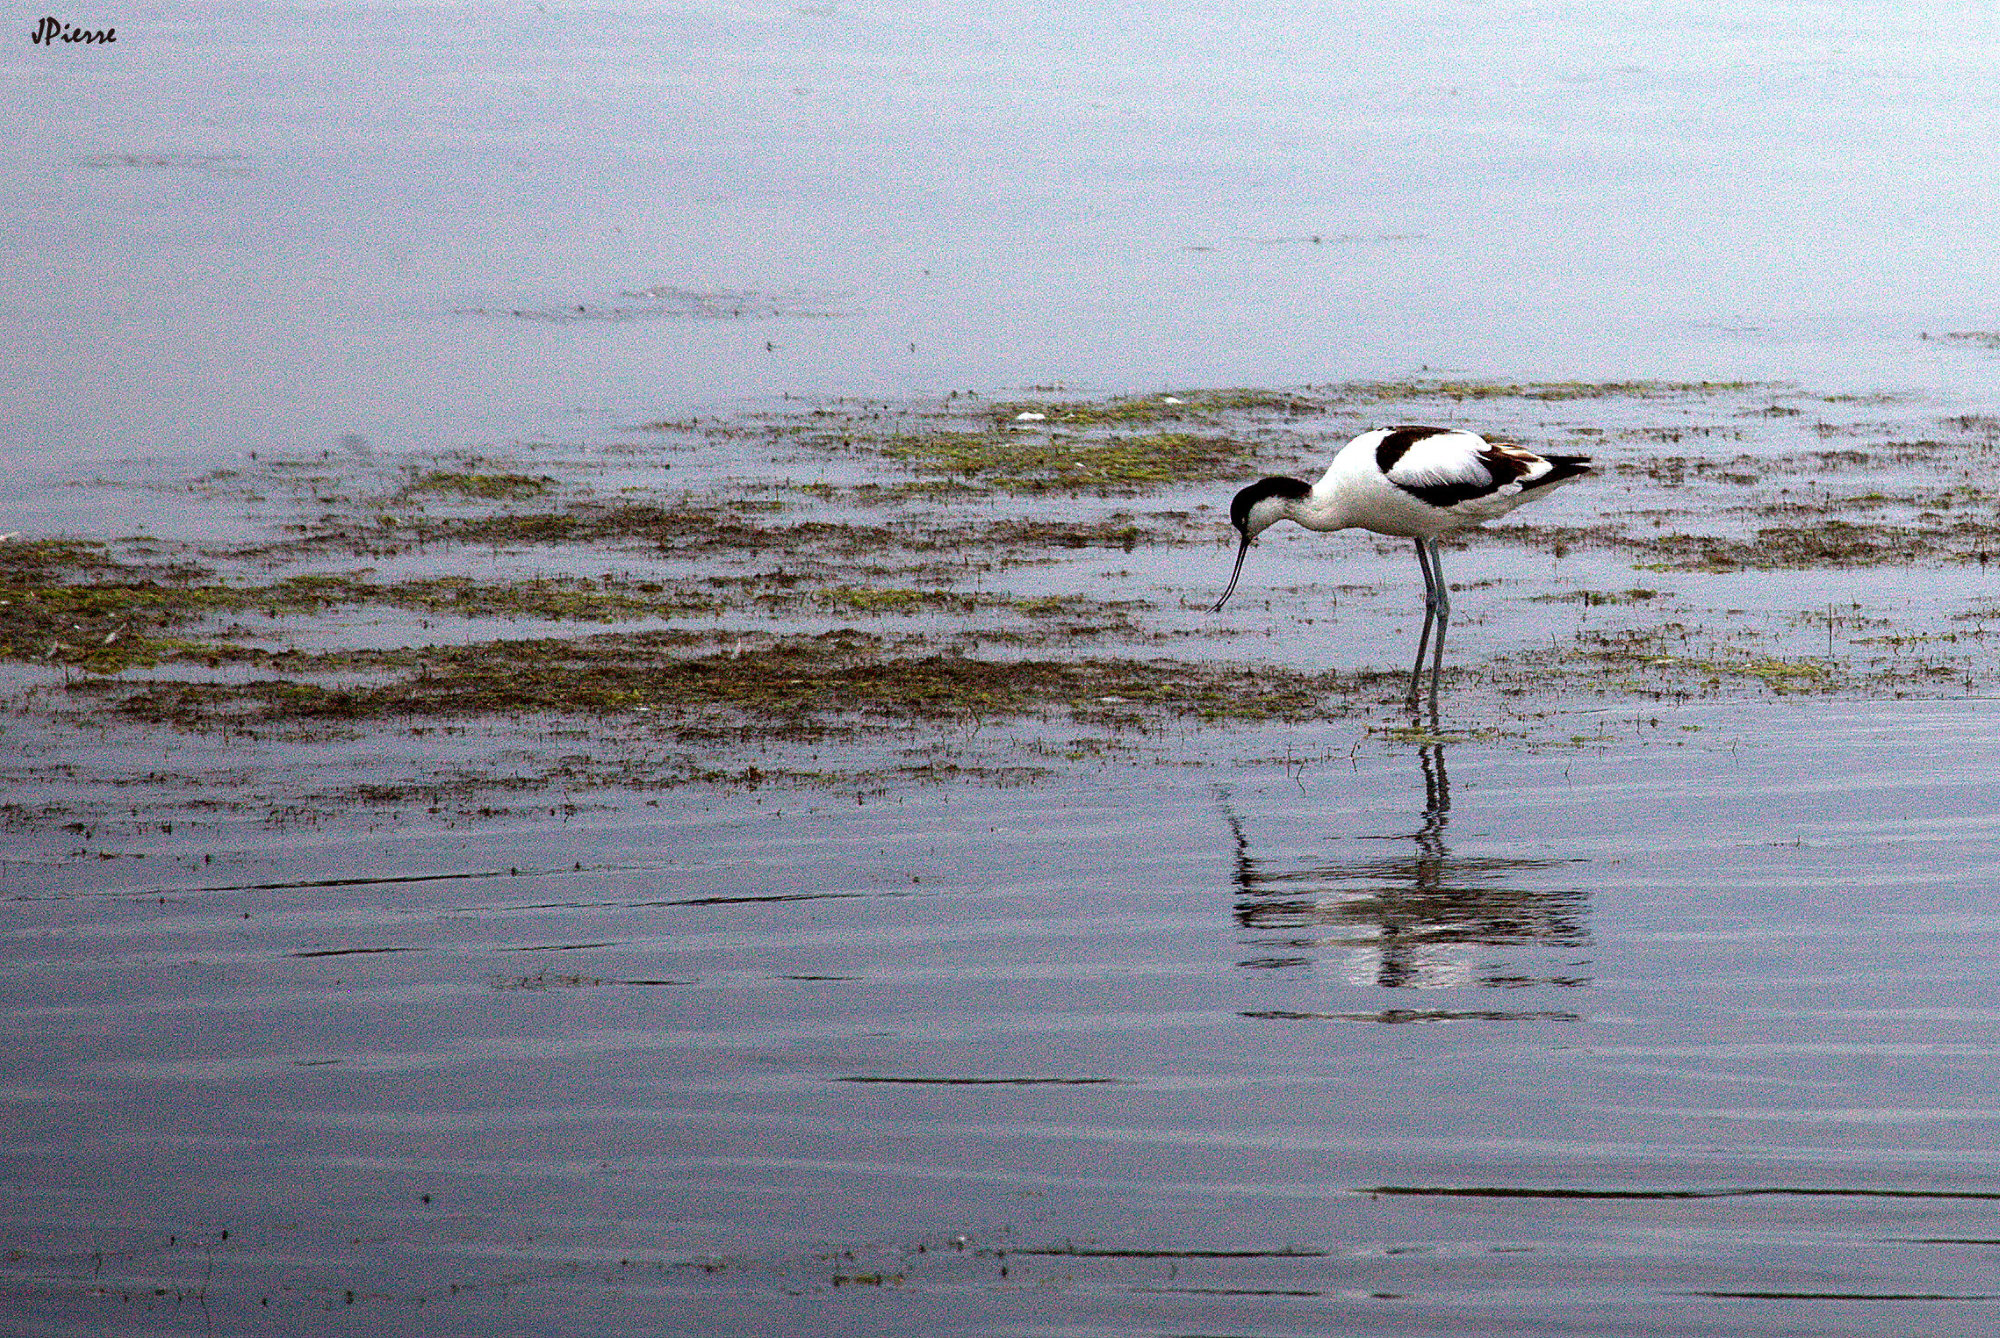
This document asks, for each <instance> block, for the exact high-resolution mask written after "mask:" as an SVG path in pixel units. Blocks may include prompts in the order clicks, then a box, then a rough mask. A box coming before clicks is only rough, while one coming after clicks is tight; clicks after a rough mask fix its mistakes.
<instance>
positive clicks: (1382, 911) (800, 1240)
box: [0, 701, 2000, 1334]
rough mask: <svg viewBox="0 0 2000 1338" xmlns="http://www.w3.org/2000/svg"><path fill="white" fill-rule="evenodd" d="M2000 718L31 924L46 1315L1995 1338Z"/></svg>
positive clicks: (38, 1300) (1730, 718) (136, 882)
mask: <svg viewBox="0 0 2000 1338" xmlns="http://www.w3.org/2000/svg"><path fill="white" fill-rule="evenodd" d="M1994 709H1995V708H1994V706H1993V704H1992V703H1990V702H1984V701H1974V702H1965V703H1957V704H1940V703H1910V704H1893V705H1881V706H1869V705H1860V706H1855V705H1841V704H1834V703H1825V702H1819V703H1814V704H1811V705H1806V706H1799V707H1789V706H1782V705H1780V706H1771V707H1747V708H1746V707H1730V708H1723V707H1718V708H1712V709H1709V710H1695V709H1687V710H1682V711H1675V712H1665V713H1661V714H1659V715H1658V716H1657V717H1654V716H1647V717H1644V718H1641V719H1639V720H1637V721H1634V720H1630V719H1611V718H1607V719H1606V721H1605V722H1604V723H1605V727H1606V730H1607V733H1608V734H1609V735H1610V736H1611V737H1610V738H1609V740H1608V741H1605V742H1601V743H1599V744H1598V745H1596V746H1593V747H1591V748H1588V749H1580V750H1576V751H1550V752H1543V753H1539V754H1529V755H1524V754H1522V753H1519V752H1512V751H1508V750H1505V749H1489V748H1485V747H1482V746H1478V745H1472V744H1460V745H1448V746H1443V747H1413V748H1390V747H1384V746H1382V745H1379V744H1367V745H1365V746H1362V747H1359V748H1356V749H1354V751H1353V755H1352V758H1351V760H1349V761H1344V762H1341V763H1338V764H1332V763H1322V764H1319V765H1314V766H1308V767H1304V768H1299V767H1286V766H1284V765H1281V764H1279V765H1273V764H1264V765H1259V764H1254V763H1242V764H1236V765H1225V766H1223V767H1220V768H1216V769H1213V770H1211V771H1207V772H1202V773H1196V774H1194V775H1181V774H1178V773H1177V772H1171V771H1170V772H1168V773H1167V774H1157V775H1156V774H1149V773H1148V772H1146V771H1144V770H1132V769H1126V770H1123V771H1119V770H1111V771H1105V772H1102V773H1098V772H1086V773H1078V774H1075V775H1072V776H1071V777H1070V778H1069V779H1067V780H1063V781H1059V782H1056V783H1052V784H1049V785H1046V786H1043V787H1038V788H1034V789H1022V790H1007V789H991V788H951V789H936V790H927V791H922V792H916V793H908V794H903V795H899V796H897V797H894V798H890V799H883V800H877V801H868V802H858V803H857V802H855V801H854V800H853V799H852V798H851V797H843V798H838V799H833V798H827V799H822V800H820V801H819V802H814V800H813V799H812V798H811V797H805V796H800V795H798V794H796V793H793V794H787V795H782V796H781V795H776V794H763V795H759V794H729V795H725V794H715V795H708V796H705V797H703V798H701V799H699V800H695V801H692V802H687V801H683V802H680V803H678V804H677V806H676V807H674V808H673V809H671V810H662V809H653V808H649V807H647V806H646V805H645V804H644V803H643V802H636V801H635V803H634V804H633V806H632V807H630V808H625V809H621V810H618V811H616V812H615V813H614V814H612V815H609V816H602V817H600V818H598V819H597V820H594V821H587V822H586V821H582V820H578V821H573V822H569V823H564V822H561V821H559V820H555V819H550V820H546V821H542V822H539V823H532V824H524V825H514V826H510V827H507V828H504V829H499V830H487V831H481V832H478V833H477V834H469V835H466V836H464V837H463V838H462V839H459V840H456V841H440V840H438V839H437V838H436V837H430V838H427V839H425V840H424V841H422V842H419V843H409V842H405V841H403V840H400V839H398V838H395V837H393V836H387V835H376V836H368V835H364V834H355V835H352V836H349V837H344V838H340V839H327V840H325V841H323V842H322V843H319V844H316V845H303V846H300V847H297V848H295V849H294V850H292V851H290V852H288V853H287V852H283V851H282V850H281V849H280V850H274V851H273V852H272V853H271V854H269V855H268V856H267V857H266V858H265V859H264V860H263V862H262V863H261V864H259V865H257V866H256V867H247V866H239V872H238V873H237V874H236V875H235V876H232V877H230V878H227V879H212V878H203V877H201V876H200V875H199V874H181V875H177V876H172V877H168V878H165V879H161V880H159V881H152V880H150V879H149V878H148V877H146V876H145V872H142V869H146V870H149V868H150V865H151V864H152V863H154V862H158V863H161V864H164V863H165V862H166V857H169V856H172V855H174V854H176V853H179V854H182V855H185V854H187V853H188V852H186V851H177V850H176V849H175V848H174V847H173V846H172V840H171V838H168V837H162V841H161V846H160V848H159V849H157V850H156V851H155V852H154V856H155V859H154V860H151V861H148V865H147V866H142V865H141V864H140V863H139V862H138V861H136V860H128V861H126V864H127V865H128V866H129V867H115V868H114V867H109V866H107V867H104V868H102V869H101V871H100V876H99V878H98V882H97V886H96V887H95V889H93V890H89V891H85V890H81V889H79V890H75V891H71V892H69V893H65V894H63V895H57V896H49V897H40V898H38V897H35V896H33V895H32V894H29V893H27V892H25V891H17V893H16V897H15V899H14V901H13V902H12V903H11V909H10V912H9V918H10V922H11V927H10V933H9V934H8V937H7V940H6V954H7V955H6V964H5V969H4V974H0V986H4V1005H5V1009H6V1014H7V1017H8V1022H9V1026H8V1028H7V1034H8V1035H11V1036H13V1037H14V1038H15V1040H14V1043H13V1052H12V1053H11V1054H10V1056H9V1059H8V1064H7V1075H8V1079H7V1087H6V1092H5V1095H6V1098H7V1105H6V1108H5V1109H6V1116H5V1118H6V1125H5V1130H6V1132H5V1153H6V1160H5V1167H6V1183H7V1185H8V1190H9V1192H8V1196H7V1200H6V1209H5V1211H6V1221H5V1223H4V1229H5V1232H6V1236H7V1239H8V1240H9V1242H10V1250H11V1253H10V1255H9V1257H8V1262H7V1263H6V1265H5V1276H6V1280H7V1291H8V1293H9V1298H10V1299H9V1305H10V1308H11V1310H12V1312H13V1315H14V1320H13V1323H14V1326H15V1328H16V1329H17V1331H20V1332H24V1333H30V1332H32V1333H102V1332H135V1333H160V1332H168V1333H171V1332H209V1331H213V1332H231V1333H234V1332H267V1331H271V1332H296V1331H299V1330H300V1329H301V1328H310V1329H312V1330H313V1331H316V1332H323V1331H328V1329H329V1327H330V1326H331V1327H333V1328H336V1329H338V1330H339V1331H346V1330H347V1329H349V1328H351V1329H354V1330H357V1331H359V1330H369V1331H374V1332H389V1333H494V1332H515V1333H543V1332H546V1333H564V1332H576V1331H577V1326H578V1324H579V1322H583V1323H585V1324H586V1326H587V1327H588V1328H589V1329H590V1330H591V1331H592V1332H601V1333H627V1332H629V1333H659V1332H690V1333H693V1332H702V1333H743V1334H750V1333H774V1332H783V1333H798V1334H815V1333H849V1332H851V1333H888V1332H895V1333H948V1332H963V1333H1037V1334H1039V1333H1073V1332H1104V1333H1161V1332H1172V1333H1184V1332H1201V1333H1273V1334H1276V1333H1300V1334H1305V1333H1324V1332H1328V1331H1341V1332H1380V1333H1402V1332H1409V1333H1430V1332H1440V1333H1441V1332H1465V1331H1467V1330H1468V1329H1471V1330H1475V1331H1481V1332H1510V1331H1519V1332H1533V1333H1555V1332H1586V1333H1596V1334H1603V1333H1689V1334H1695V1333H1700V1334H1710V1333H1729V1334H1735V1333H1744V1334H1752V1333H1755V1334H1766V1333H1855V1334H1862V1333H1884V1332H1906V1333H1918V1332H1921V1333H1931V1334H1975V1333H1988V1332H1991V1331H1992V1329H1993V1326H1994V1325H1995V1323H1996V1322H2000V1282H1996V1274H1995V1268H1994V1265H1995V1261H1996V1258H2000V1221H1996V1208H2000V1158H1996V1156H1995V1153H1994V1146H1995V1144H1994V1139H1993V1131H1994V1126H1995V1123H1996V1121H2000V1106H1996V1103H1995V1102H1994V1099H1993V1092H1994V1091H1995V1088H1996V1082H2000V986H1996V984H1995V982H1996V980H2000V961H1997V960H1996V958H2000V914H1996V913H1995V911H1994V909H1993V907H1992V905H1991V895H1990V894H1991V886H1992V878H1993V872H1994V869H1995V867H1996V865H2000V791H1996V789H1995V788H1994V786H1993V784H1992V780H1991V778H1992V776H1993V775H1994V772H1995V766H1996V764H1997V763H2000V748H1996V746H1995V744H1994V743H1993V739H1994V737H1995V736H1994V732H1993V731H1992V730H1991V729H1990V728H1988V725H1989V720H1990V717H1991V715H1992V713H1993V711H1994ZM1655 720H1657V723H1654V721H1655ZM1211 742H1212V745H1213V746H1214V747H1215V748H1218V749H1222V750H1224V751H1225V752H1226V751H1228V750H1230V749H1232V748H1234V747H1238V746H1240V745H1243V744H1246V743H1252V742H1256V743H1270V742H1272V740H1256V741H1252V740H1248V739H1246V738H1244V737H1242V736H1230V735H1227V734H1224V733H1222V732H1217V733H1216V734H1215V735H1214V737H1213V739H1212V741H1211ZM1286 742H1303V740H1296V739H1288V740H1286ZM1313 742H1316V743H1318V744H1321V745H1325V744H1326V743H1328V742H1329V740H1327V739H1326V738H1323V737H1320V738H1316V739H1314V740H1313ZM1356 742H1359V741H1358V740H1357V741H1356ZM580 1316H583V1317H587V1319H585V1320H582V1321H580V1320H579V1317H580Z"/></svg>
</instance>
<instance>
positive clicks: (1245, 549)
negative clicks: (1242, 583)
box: [1209, 533, 1250, 613]
mask: <svg viewBox="0 0 2000 1338" xmlns="http://www.w3.org/2000/svg"><path fill="white" fill-rule="evenodd" d="M1249 553H1250V536H1249V534H1247V533H1246V534H1244V536H1243V542H1242V543H1241V544H1239V545H1238V546H1237V549H1236V570H1235V571H1232V572H1230V573H1229V588H1228V589H1227V590H1225V591H1223V592H1222V598H1221V599H1218V600H1216V601H1215V607H1214V608H1212V609H1210V610H1209V612H1210V613H1220V612H1222V606H1223V605H1224V604H1227V603H1228V602H1229V597H1230V596H1231V595H1233V594H1235V593H1236V578H1237V577H1239V576H1241V575H1242V574H1243V559H1244V558H1245V557H1247V556H1248V555H1249Z"/></svg>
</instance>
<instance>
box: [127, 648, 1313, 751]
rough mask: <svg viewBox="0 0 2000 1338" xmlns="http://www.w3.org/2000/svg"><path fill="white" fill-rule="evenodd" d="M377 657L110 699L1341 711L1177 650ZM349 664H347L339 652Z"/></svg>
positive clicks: (331, 713)
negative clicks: (365, 663) (1046, 654)
mask: <svg viewBox="0 0 2000 1338" xmlns="http://www.w3.org/2000/svg"><path fill="white" fill-rule="evenodd" d="M395 658H396V660H399V661H400V664H392V660H391V657H386V656H385V657H380V658H378V659H377V660H376V661H375V662H374V666H373V667H375V668H378V669H385V670H386V669H391V668H394V673H393V676H391V677H388V678H387V680H386V681H374V682H367V683H347V684H339V685H333V684H324V683H320V682H315V681H313V680H312V678H311V677H310V674H311V673H312V671H315V670H326V669H329V668H331V667H333V665H334V664H335V661H334V660H332V659H321V660H315V659H313V658H312V657H304V658H301V659H299V660H297V661H295V662H294V667H295V668H296V669H297V670H299V671H302V672H299V673H297V674H295V675H294V676H290V677H286V678H282V679H272V678H266V679H259V680H254V681H250V682H245V683H184V682H156V683H146V684H122V685H120V687H131V688H136V689H137V690H134V691H121V692H117V693H115V695H114V704H115V706H116V709H117V710H118V711H119V712H120V713H121V714H123V715H124V716H126V717H128V718H131V719H137V720H144V721H148V722H152V723H157V724H168V725H174V726H177V727H180V728H183V729H193V730H201V729H212V728H218V727H224V726H227V727H232V728H237V729H244V728H253V729H254V728H257V727H260V726H265V727H268V726H286V725H307V726H313V725H329V726H348V725H355V724H361V723H368V722H379V721H384V720H389V719H407V718H453V719H471V718H478V717H486V716H505V717H516V718H518V717H524V716H529V715H547V714H555V715H583V716H602V715H606V714H626V713H635V712H636V713H642V714H645V715H648V716H650V717H651V721H650V723H652V724H655V725H657V726H658V727H660V728H662V729H664V730H666V731H668V732H674V731H676V730H679V729H683V728H685V729H688V730H690V731H692V732H693V733H694V734H695V735H696V736H705V735H707V734H708V732H710V731H711V730H713V729H714V728H716V727H719V726H728V725H730V724H741V725H747V726H752V727H754V728H756V729H757V730H758V731H759V733H760V734H761V735H762V736H766V737H778V738H783V737H818V736H821V735H823V734H825V733H826V732H827V731H828V730H829V729H830V728H836V727H839V726H841V725H842V724H843V723H846V724H849V725H852V724H874V725H877V726H894V725H898V724H913V723H922V722H932V723H935V722H940V721H943V722H958V723H966V722H974V721H983V720H1000V719H1009V718H1021V717H1028V716H1036V717H1039V716H1044V715H1048V714H1051V713H1060V714H1064V715H1068V716H1071V717H1074V718H1080V719H1088V720H1094V721H1099V722H1107V721H1109V722H1112V723H1116V722H1117V720H1118V718H1119V716H1120V714H1121V712H1119V711H1118V710H1116V709H1112V708H1119V707H1130V708H1134V709H1144V710H1145V711H1146V712H1147V714H1149V715H1157V714H1166V715H1176V716H1186V717H1193V718H1197V719H1200V720H1204V721H1210V722H1224V721H1266V720H1276V719H1286V720H1307V719H1324V718H1333V717H1335V716H1338V715H1340V714H1343V713H1344V710H1343V709H1339V708H1337V706H1336V705H1335V704H1334V702H1333V701H1332V700H1331V698H1332V697H1333V696H1334V695H1335V694H1336V692H1337V689H1338V688H1339V686H1340V684H1339V682H1338V680H1336V679H1334V678H1332V677H1331V676H1326V675H1307V674H1300V673H1296V672H1292V671H1289V670H1283V669H1275V668H1244V667H1240V666H1219V665H1207V664H1195V663H1188V662H1183V661H1176V660H1135V659H1127V658H1095V659H1082V660H1050V659H1022V660H996V659H983V658H977V657H973V656H966V655H955V654H941V653H932V654H908V653H897V652H896V651H895V650H894V649H893V648H890V647H888V646H886V645H885V644H884V643H883V642H882V641H880V639H878V638H874V637H870V636H866V635H862V634H859V633H855V632H851V631H842V632H835V633H827V634H823V635H821V636H817V637H793V638H786V639H784V640H781V641H779V642H777V643H775V644H771V645H767V646H763V647H759V648H757V649H754V650H740V651H739V650H732V651H726V652H725V651H717V652H713V653H709V654H705V655H694V656H689V655H687V654H686V653H685V642H684V641H682V640H679V639H676V638H672V637H668V636H663V635H661V634H655V633H633V634H607V635H600V636H593V637H586V638H581V639H574V640H572V639H563V638H541V639H534V640H521V641H493V642H483V643H480V644H478V645H474V646H462V647H430V648H427V649H425V650H423V651H421V652H408V653H405V654H403V655H402V656H399V657H395ZM337 663H338V665H339V666H340V667H342V668H346V669H352V668H356V667H360V666H361V664H362V660H361V659H360V658H359V657H355V656H352V655H348V656H342V657H339V659H338V661H337Z"/></svg>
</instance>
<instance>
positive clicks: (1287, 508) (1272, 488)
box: [1209, 478, 1312, 613]
mask: <svg viewBox="0 0 2000 1338" xmlns="http://www.w3.org/2000/svg"><path fill="white" fill-rule="evenodd" d="M1311 492H1312V485H1310V484H1307V483H1301V482H1300V481H1299V480H1297V479H1288V478H1264V479H1258V480H1257V481H1256V482H1255V483H1253V484H1251V485H1250V486H1249V487H1247V488H1244V489H1242V490H1240V491H1239V492H1238V493H1237V494H1236V496H1235V497H1233V498H1231V499H1230V502H1229V523H1230V524H1231V525H1234V526H1235V527H1236V532H1237V533H1238V534H1239V535H1241V536H1242V537H1243V541H1242V542H1241V543H1240V544H1238V545H1237V546H1236V570H1234V571H1232V572H1230V573H1229V588H1228V589H1227V590H1224V591H1223V592H1222V598H1221V599H1218V600H1216V601H1215V607H1214V608H1213V609H1210V610H1209V612H1211V613H1219V612H1220V611H1221V610H1222V606H1223V605H1224V604H1226V603H1228V602H1229V597H1230V595H1232V594H1234V593H1235V592H1236V579H1237V578H1238V577H1239V576H1241V575H1242V574H1243V559H1244V557H1245V556H1246V555H1248V553H1249V552H1250V541H1251V540H1252V539H1255V538H1256V537H1257V536H1258V535H1260V534H1262V533H1263V532H1264V531H1265V530H1268V529H1270V528H1271V527H1272V526H1273V525H1275V524H1277V523H1278V522H1279V521H1281V520H1283V519H1284V518H1285V517H1286V516H1287V515H1288V514H1290V512H1291V507H1292V504H1293V503H1295V502H1298V501H1300V500H1302V499H1303V498H1305V497H1306V496H1307V495H1308V494H1309V493H1311Z"/></svg>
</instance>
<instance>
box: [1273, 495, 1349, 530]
mask: <svg viewBox="0 0 2000 1338" xmlns="http://www.w3.org/2000/svg"><path fill="white" fill-rule="evenodd" d="M1285 519H1286V520H1289V521H1292V522H1293V523H1294V524H1297V525H1302V526H1304V527H1305V528H1306V529H1309V530H1344V529H1347V528H1348V527H1349V526H1351V525H1353V524H1354V523H1355V522H1354V521H1353V520H1352V519H1350V518H1349V512H1348V508H1347V505H1346V503H1345V501H1344V500H1343V499H1342V498H1341V496H1340V494H1339V493H1338V492H1336V491H1335V490H1334V489H1331V488H1319V487H1316V488H1314V489H1313V490H1312V491H1311V492H1309V493H1307V494H1306V495H1305V496H1304V497H1298V498H1293V499H1290V500H1288V501H1287V502H1286V503H1285Z"/></svg>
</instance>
